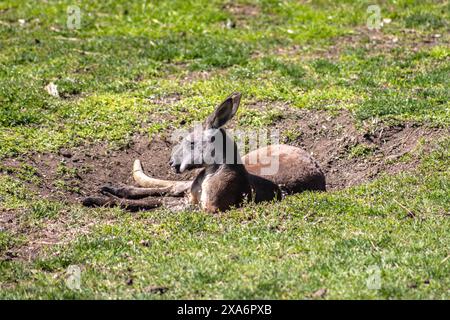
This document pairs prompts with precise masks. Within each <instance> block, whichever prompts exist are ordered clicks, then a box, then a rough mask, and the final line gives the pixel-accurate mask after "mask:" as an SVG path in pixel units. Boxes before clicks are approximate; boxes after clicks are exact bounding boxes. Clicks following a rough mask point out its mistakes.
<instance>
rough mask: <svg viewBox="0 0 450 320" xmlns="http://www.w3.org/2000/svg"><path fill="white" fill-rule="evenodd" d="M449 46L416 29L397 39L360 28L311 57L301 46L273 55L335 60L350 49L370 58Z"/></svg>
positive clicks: (437, 36) (438, 36) (445, 38)
mask: <svg viewBox="0 0 450 320" xmlns="http://www.w3.org/2000/svg"><path fill="white" fill-rule="evenodd" d="M448 43H449V39H448V36H446V35H442V34H432V35H424V34H422V33H420V32H419V31H417V30H414V29H403V30H402V34H401V35H394V34H389V31H385V30H384V29H381V30H379V31H377V30H369V29H367V28H366V27H359V28H355V30H353V32H352V33H350V34H347V35H343V36H339V37H336V38H335V39H334V40H333V43H332V44H331V45H330V46H328V47H324V48H320V49H315V50H313V52H312V53H311V54H310V53H308V49H309V48H308V47H304V46H301V45H298V44H296V45H292V46H287V47H279V48H276V49H275V50H274V53H275V54H277V55H284V56H287V57H302V58H308V57H309V58H310V59H315V58H326V59H329V60H336V59H338V58H339V57H340V56H341V55H342V54H343V53H344V52H345V51H346V50H349V49H358V48H364V49H366V50H367V53H366V54H367V55H368V56H373V55H378V54H380V53H389V52H391V51H392V50H395V49H397V48H406V49H408V50H411V51H414V52H417V51H419V50H421V49H422V48H426V47H433V46H436V45H448ZM305 49H306V50H305Z"/></svg>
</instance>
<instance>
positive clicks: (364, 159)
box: [3, 103, 448, 203]
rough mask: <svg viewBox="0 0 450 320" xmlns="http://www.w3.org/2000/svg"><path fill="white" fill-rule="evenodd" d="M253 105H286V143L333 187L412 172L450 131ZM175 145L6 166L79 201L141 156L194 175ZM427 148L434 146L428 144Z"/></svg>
mask: <svg viewBox="0 0 450 320" xmlns="http://www.w3.org/2000/svg"><path fill="white" fill-rule="evenodd" d="M250 107H251V108H257V109H261V110H263V109H267V108H269V107H270V108H281V109H282V111H283V118H282V119H279V120H277V121H276V122H275V123H274V124H273V126H272V127H273V128H275V129H278V130H279V131H280V132H281V133H282V136H283V135H285V136H287V138H285V140H284V141H280V142H281V143H286V144H290V145H294V146H298V147H301V148H304V149H305V150H307V151H308V152H310V153H311V154H312V155H313V157H314V158H315V159H316V160H317V161H318V162H319V164H320V166H321V167H322V170H323V171H324V173H325V175H326V179H327V189H328V190H329V191H332V190H338V189H342V188H346V187H351V186H354V185H358V184H361V183H364V182H367V181H370V180H372V179H374V178H375V177H377V176H378V175H379V174H381V173H388V174H394V173H398V172H401V171H410V170H412V169H413V168H414V167H415V166H416V165H417V164H418V162H419V159H418V155H415V153H414V152H413V151H414V150H416V149H417V148H419V145H418V142H419V139H423V140H424V141H431V140H434V139H436V138H438V137H440V136H443V135H444V134H445V133H447V134H448V131H445V130H444V129H437V128H427V127H422V126H417V125H415V124H409V123H405V124H403V125H397V126H386V125H378V126H371V128H370V129H365V128H360V129H358V128H356V127H355V121H354V119H353V117H352V115H351V114H350V113H349V112H348V111H339V112H338V113H337V114H330V113H327V112H325V111H313V110H295V109H294V110H293V109H292V108H289V107H287V106H283V105H277V106H273V105H267V104H264V103H261V104H256V105H253V106H250ZM230 127H231V128H233V127H234V125H233V124H231V126H230ZM283 133H284V134H283ZM358 146H359V147H360V148H361V147H362V148H363V149H364V150H366V151H367V152H366V153H365V154H362V155H359V154H353V153H352V149H353V148H355V147H358ZM172 147H173V145H172V144H171V142H169V141H167V140H165V139H164V138H160V137H156V138H153V139H152V140H149V138H148V136H135V137H134V138H133V139H132V142H131V143H130V144H129V145H128V146H127V147H126V148H124V149H123V150H115V149H112V148H111V147H109V146H108V144H106V143H104V144H97V145H89V146H82V147H77V148H74V149H70V150H68V149H63V150H60V151H59V152H58V153H44V154H29V155H27V156H26V157H24V158H20V159H19V158H15V159H7V160H4V161H3V165H4V166H9V167H16V168H18V167H20V166H21V165H23V164H24V163H26V164H29V165H31V166H33V167H34V168H35V169H36V170H37V175H38V176H39V177H40V180H41V183H40V184H39V185H34V184H31V183H30V188H31V189H32V190H34V191H36V192H38V193H39V194H40V195H42V196H43V197H45V198H50V199H58V200H60V201H67V202H69V203H79V202H80V201H81V199H82V198H84V197H86V196H89V195H93V194H95V193H97V191H98V190H99V189H100V188H101V187H102V186H104V185H124V184H128V185H132V184H133V179H132V164H133V161H134V160H135V159H140V160H141V161H142V163H143V166H144V170H145V171H146V173H147V174H149V175H150V176H153V177H156V178H161V179H170V180H184V179H191V178H193V174H194V173H192V172H189V173H186V174H183V175H178V174H175V173H174V172H173V171H172V169H171V168H170V166H169V165H168V161H169V157H170V153H171V150H172ZM422 148H424V149H426V148H431V146H430V144H429V143H422ZM417 150H418V149H417ZM411 152H412V154H411V157H409V158H408V159H407V160H408V161H399V160H400V159H401V158H402V156H403V155H405V154H407V153H411ZM416 153H417V152H416Z"/></svg>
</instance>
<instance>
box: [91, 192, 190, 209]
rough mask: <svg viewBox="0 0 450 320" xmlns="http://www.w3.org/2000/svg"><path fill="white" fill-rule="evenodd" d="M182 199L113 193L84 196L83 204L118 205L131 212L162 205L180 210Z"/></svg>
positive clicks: (95, 205)
mask: <svg viewBox="0 0 450 320" xmlns="http://www.w3.org/2000/svg"><path fill="white" fill-rule="evenodd" d="M183 200H184V199H183V198H178V197H167V198H154V197H147V198H145V199H122V198H118V197H115V196H113V195H105V196H103V197H88V198H85V199H84V200H83V205H84V206H86V207H120V208H122V209H125V210H128V211H131V212H136V211H141V210H152V209H156V208H159V207H162V206H164V207H167V208H169V209H173V210H181V209H183V208H184V207H185V204H184V201H183Z"/></svg>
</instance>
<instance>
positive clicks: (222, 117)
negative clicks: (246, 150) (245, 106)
mask: <svg viewBox="0 0 450 320" xmlns="http://www.w3.org/2000/svg"><path fill="white" fill-rule="evenodd" d="M240 101H241V94H240V93H239V92H234V93H233V94H231V95H230V96H229V97H228V98H226V99H225V100H224V101H223V102H222V103H221V104H220V105H219V106H218V107H217V108H216V110H214V112H213V113H212V114H211V115H210V116H209V117H208V118H207V119H206V121H205V126H206V127H207V128H213V129H219V128H220V127H222V126H223V125H224V124H225V123H227V122H228V120H230V119H231V118H233V116H234V114H235V113H236V111H237V109H238V108H239V102H240Z"/></svg>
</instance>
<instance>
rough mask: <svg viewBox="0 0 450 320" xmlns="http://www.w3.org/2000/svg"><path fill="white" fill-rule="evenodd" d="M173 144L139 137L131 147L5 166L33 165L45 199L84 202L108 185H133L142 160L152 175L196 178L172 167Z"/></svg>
mask: <svg viewBox="0 0 450 320" xmlns="http://www.w3.org/2000/svg"><path fill="white" fill-rule="evenodd" d="M171 149H172V145H171V143H170V142H169V141H166V140H164V139H162V138H154V139H152V140H151V141H150V140H149V138H148V136H135V137H134V138H133V139H132V141H131V142H130V144H129V145H128V146H127V148H125V149H123V150H116V149H112V148H111V147H109V146H108V144H106V143H104V144H97V145H91V146H85V147H78V148H74V149H70V150H67V149H62V150H60V151H59V152H58V153H56V154H55V153H43V154H38V153H36V154H30V155H27V156H26V158H25V159H8V160H6V161H3V164H4V166H7V167H8V166H9V167H13V168H20V167H21V166H22V165H23V164H24V163H27V164H28V165H31V166H33V167H34V168H35V169H36V170H37V175H38V177H39V178H40V181H41V183H40V184H39V185H34V184H30V188H31V189H33V190H34V191H36V192H38V193H39V194H40V195H42V196H43V197H45V198H49V199H57V200H60V201H67V202H70V203H80V201H81V199H82V198H84V197H86V196H88V195H92V194H95V193H97V191H98V190H99V189H100V188H101V187H102V186H105V185H109V184H113V185H123V184H129V185H130V184H133V178H132V166H133V162H134V160H135V159H140V160H141V161H142V164H143V167H144V170H145V171H146V173H148V174H149V175H151V176H153V177H156V178H162V179H172V180H183V179H188V178H191V177H192V173H186V174H183V175H179V174H175V173H174V172H173V171H172V169H171V168H170V166H169V165H168V161H169V157H170V152H171Z"/></svg>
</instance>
